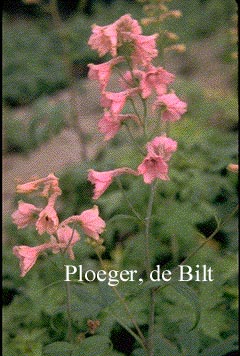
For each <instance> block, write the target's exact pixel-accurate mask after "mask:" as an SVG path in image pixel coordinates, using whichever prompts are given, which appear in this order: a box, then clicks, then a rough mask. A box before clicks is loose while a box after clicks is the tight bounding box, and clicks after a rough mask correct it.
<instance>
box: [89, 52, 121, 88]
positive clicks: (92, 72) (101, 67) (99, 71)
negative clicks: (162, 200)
mask: <svg viewBox="0 0 240 356" xmlns="http://www.w3.org/2000/svg"><path fill="white" fill-rule="evenodd" d="M122 61H124V57H116V58H113V59H111V60H110V61H108V62H105V63H101V64H92V63H90V64H88V67H89V72H88V77H89V79H94V80H98V81H99V83H100V86H101V90H102V91H103V90H105V89H106V87H107V85H108V82H109V79H110V77H111V72H112V67H113V66H114V65H116V64H117V63H120V62H122Z"/></svg>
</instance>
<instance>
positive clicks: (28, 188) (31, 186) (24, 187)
mask: <svg viewBox="0 0 240 356" xmlns="http://www.w3.org/2000/svg"><path fill="white" fill-rule="evenodd" d="M38 187H39V183H38V181H37V180H36V181H32V182H28V183H24V184H18V185H17V188H16V191H17V193H20V194H24V193H32V192H33V191H34V190H38Z"/></svg>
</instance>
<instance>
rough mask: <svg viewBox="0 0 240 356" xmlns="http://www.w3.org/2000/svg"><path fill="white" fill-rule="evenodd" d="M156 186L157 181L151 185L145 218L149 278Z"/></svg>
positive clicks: (146, 265) (146, 266) (146, 263)
mask: <svg viewBox="0 0 240 356" xmlns="http://www.w3.org/2000/svg"><path fill="white" fill-rule="evenodd" d="M156 184H157V181H155V182H153V183H152V184H151V193H150V198H149V202H148V208H147V215H146V218H145V254H146V260H145V269H146V272H147V277H149V275H150V272H151V259H150V236H149V232H150V222H151V216H152V208H153V200H154V195H155V190H156Z"/></svg>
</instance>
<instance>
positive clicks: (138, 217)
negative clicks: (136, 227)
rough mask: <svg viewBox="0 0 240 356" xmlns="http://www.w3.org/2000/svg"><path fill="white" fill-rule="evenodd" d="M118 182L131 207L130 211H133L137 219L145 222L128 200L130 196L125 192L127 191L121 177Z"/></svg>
mask: <svg viewBox="0 0 240 356" xmlns="http://www.w3.org/2000/svg"><path fill="white" fill-rule="evenodd" d="M116 182H117V184H118V186H119V188H120V189H121V192H122V194H123V196H124V198H125V199H126V202H127V204H128V205H129V207H130V209H131V210H132V212H133V214H134V215H135V216H136V218H137V219H138V220H139V221H141V222H143V218H142V217H141V215H140V214H139V213H138V212H137V211H136V209H135V208H134V206H133V205H132V203H131V202H130V200H129V199H128V196H127V194H126V192H125V190H124V188H123V186H122V182H121V180H120V178H119V177H117V178H116Z"/></svg>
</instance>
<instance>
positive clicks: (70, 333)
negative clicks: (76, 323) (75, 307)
mask: <svg viewBox="0 0 240 356" xmlns="http://www.w3.org/2000/svg"><path fill="white" fill-rule="evenodd" d="M66 292H67V317H68V331H67V340H68V341H70V342H73V331H72V309H71V287H70V282H66Z"/></svg>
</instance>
